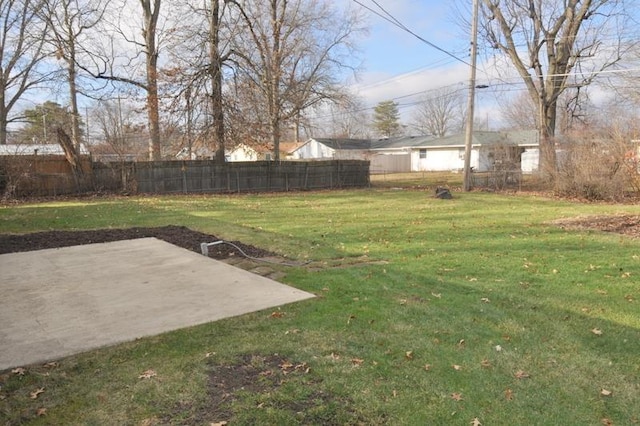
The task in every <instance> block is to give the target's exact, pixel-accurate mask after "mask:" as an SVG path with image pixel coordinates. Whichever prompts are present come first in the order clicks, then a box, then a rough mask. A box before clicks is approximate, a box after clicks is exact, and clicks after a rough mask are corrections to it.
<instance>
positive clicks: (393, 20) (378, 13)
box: [353, 0, 470, 66]
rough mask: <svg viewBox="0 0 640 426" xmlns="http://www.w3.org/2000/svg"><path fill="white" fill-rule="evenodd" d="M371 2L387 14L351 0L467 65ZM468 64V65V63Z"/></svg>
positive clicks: (357, 0)
mask: <svg viewBox="0 0 640 426" xmlns="http://www.w3.org/2000/svg"><path fill="white" fill-rule="evenodd" d="M372 1H373V3H374V4H375V5H376V6H378V8H380V10H382V11H383V12H384V13H385V14H386V15H387V16H384V15H382V14H381V13H380V12H378V11H376V10H374V9H372V8H371V7H369V6H367V5H365V4H363V3H362V2H360V1H359V0H353V2H354V3H357V4H359V5H360V6H361V7H363V8H365V9H367V10H368V11H369V12H371V13H373V14H374V15H377V16H378V17H380V18H382V19H384V20H385V21H387V22H389V23H391V24H393V25H395V26H396V27H398V28H400V29H402V30H403V31H406V32H407V33H409V34H411V35H412V36H414V37H415V38H417V39H418V40H420V41H421V42H423V43H425V44H427V45H428V46H431V47H432V48H434V49H436V50H438V51H440V52H442V53H444V54H445V55H447V56H450V57H452V58H453V59H455V60H456V61H459V62H462V63H463V64H465V65H469V63H468V62H467V61H465V60H463V59H460V58H459V57H458V56H456V55H454V54H453V53H451V52H449V51H448V50H445V49H443V48H441V47H440V46H438V45H436V44H434V43H432V42H430V41H429V40H426V39H425V38H423V37H422V36H420V35H418V34H416V33H415V32H413V31H411V30H410V29H409V28H407V26H406V25H404V24H403V23H402V22H400V21H399V20H398V19H397V18H395V17H394V16H393V15H392V14H391V13H389V12H388V11H387V10H386V9H385V8H384V7H382V6H381V5H380V4H379V3H378V2H377V1H376V0H372ZM469 66H470V65H469Z"/></svg>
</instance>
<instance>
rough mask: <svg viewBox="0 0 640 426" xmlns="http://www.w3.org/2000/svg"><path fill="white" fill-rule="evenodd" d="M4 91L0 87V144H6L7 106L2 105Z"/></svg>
mask: <svg viewBox="0 0 640 426" xmlns="http://www.w3.org/2000/svg"><path fill="white" fill-rule="evenodd" d="M4 99H5V98H4V91H3V90H1V88H0V145H6V144H7V113H8V112H7V108H6V107H5V105H4Z"/></svg>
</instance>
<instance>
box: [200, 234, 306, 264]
mask: <svg viewBox="0 0 640 426" xmlns="http://www.w3.org/2000/svg"><path fill="white" fill-rule="evenodd" d="M217 244H228V245H230V246H231V247H233V248H235V249H236V250H238V252H239V253H240V254H241V255H242V256H244V257H246V258H247V259H250V260H254V261H256V262H264V263H271V264H272V265H282V266H294V267H295V266H304V265H307V264H309V263H311V261H310V260H309V261H307V262H304V263H289V262H276V261H273V260H269V259H263V258H259V257H253V256H249V255H248V254H247V253H245V252H244V251H243V250H242V249H241V248H240V247H238V246H237V245H236V244H234V243H232V242H230V241H224V240H219V241H214V242H213V243H202V244H200V249H201V251H202V254H203V255H205V256H209V246H213V245H217Z"/></svg>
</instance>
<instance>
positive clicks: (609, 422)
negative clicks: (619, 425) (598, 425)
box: [600, 418, 613, 426]
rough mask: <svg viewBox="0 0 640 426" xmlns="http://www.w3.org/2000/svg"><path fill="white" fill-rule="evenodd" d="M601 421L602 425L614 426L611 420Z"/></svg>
mask: <svg viewBox="0 0 640 426" xmlns="http://www.w3.org/2000/svg"><path fill="white" fill-rule="evenodd" d="M600 421H601V422H602V424H603V425H605V426H613V422H612V421H611V419H607V418H605V419H602V420H600Z"/></svg>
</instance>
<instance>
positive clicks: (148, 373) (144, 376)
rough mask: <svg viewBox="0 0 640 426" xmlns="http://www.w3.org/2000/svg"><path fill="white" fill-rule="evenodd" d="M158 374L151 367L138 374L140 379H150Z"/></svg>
mask: <svg viewBox="0 0 640 426" xmlns="http://www.w3.org/2000/svg"><path fill="white" fill-rule="evenodd" d="M156 376H157V374H156V372H155V371H153V370H151V369H150V370H146V371H144V372H143V373H142V374H140V375H139V376H138V379H150V378H152V377H156Z"/></svg>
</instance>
